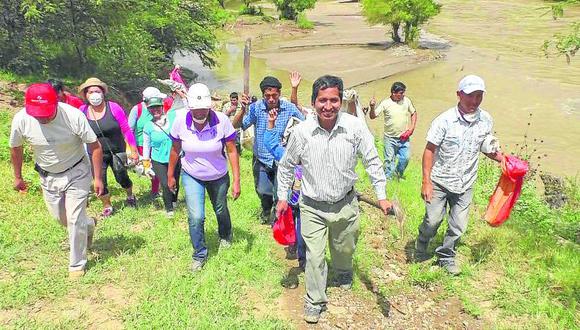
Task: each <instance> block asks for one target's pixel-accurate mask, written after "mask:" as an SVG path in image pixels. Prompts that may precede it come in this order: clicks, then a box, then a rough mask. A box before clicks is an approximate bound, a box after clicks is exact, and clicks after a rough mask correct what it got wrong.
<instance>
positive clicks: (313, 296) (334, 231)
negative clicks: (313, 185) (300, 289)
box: [300, 190, 360, 309]
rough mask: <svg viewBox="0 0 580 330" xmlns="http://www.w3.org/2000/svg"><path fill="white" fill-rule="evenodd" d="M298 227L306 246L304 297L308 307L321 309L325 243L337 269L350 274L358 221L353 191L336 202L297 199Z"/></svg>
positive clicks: (323, 293) (306, 198) (325, 270)
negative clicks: (298, 206)
mask: <svg viewBox="0 0 580 330" xmlns="http://www.w3.org/2000/svg"><path fill="white" fill-rule="evenodd" d="M300 215H301V217H302V219H301V221H302V223H301V225H302V226H301V230H302V237H303V238H304V243H305V245H306V268H305V282H306V296H305V302H306V305H307V306H309V307H313V308H316V309H322V306H324V305H325V304H326V303H327V302H328V299H327V297H326V278H327V273H328V266H327V264H326V258H325V255H326V242H327V241H328V244H329V246H330V255H331V257H332V263H333V267H334V269H336V271H337V272H339V273H340V272H344V273H352V256H353V254H354V250H355V246H356V242H357V240H358V235H359V229H360V223H359V208H358V200H357V198H356V196H355V193H354V190H353V191H351V192H350V193H348V194H347V195H346V196H345V197H344V198H343V199H342V200H340V201H338V202H336V203H325V202H318V201H315V200H312V199H310V198H308V197H306V196H303V197H302V200H301V201H300Z"/></svg>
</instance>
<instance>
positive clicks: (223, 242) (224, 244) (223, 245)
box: [219, 238, 232, 250]
mask: <svg viewBox="0 0 580 330" xmlns="http://www.w3.org/2000/svg"><path fill="white" fill-rule="evenodd" d="M231 247H232V240H231V239H224V238H221V239H220V247H219V249H220V250H222V249H224V250H225V249H229V248H231Z"/></svg>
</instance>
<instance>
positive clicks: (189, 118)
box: [185, 109, 220, 132]
mask: <svg viewBox="0 0 580 330" xmlns="http://www.w3.org/2000/svg"><path fill="white" fill-rule="evenodd" d="M207 116H208V117H209V119H208V121H207V123H206V124H205V126H204V128H203V129H202V131H204V130H206V129H207V128H212V127H214V126H216V125H217V124H219V123H220V120H219V118H218V116H217V114H216V113H215V111H213V110H211V109H210V110H209V113H208V115H207ZM185 126H186V127H187V129H188V130H190V131H192V132H198V130H197V129H196V128H195V126H193V115H192V114H191V111H189V110H187V115H185Z"/></svg>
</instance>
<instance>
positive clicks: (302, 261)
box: [298, 259, 306, 271]
mask: <svg viewBox="0 0 580 330" xmlns="http://www.w3.org/2000/svg"><path fill="white" fill-rule="evenodd" d="M298 268H300V270H301V271H305V269H306V259H299V260H298Z"/></svg>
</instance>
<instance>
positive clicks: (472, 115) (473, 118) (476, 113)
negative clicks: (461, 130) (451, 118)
mask: <svg viewBox="0 0 580 330" xmlns="http://www.w3.org/2000/svg"><path fill="white" fill-rule="evenodd" d="M461 115H462V116H463V119H465V121H466V122H468V123H473V122H474V121H476V120H477V118H478V117H479V110H477V111H474V112H472V113H462V114H461Z"/></svg>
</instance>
